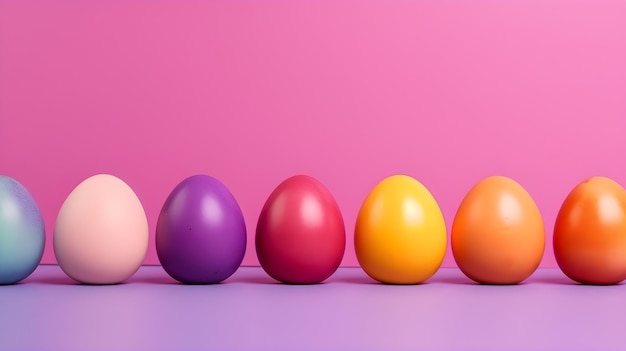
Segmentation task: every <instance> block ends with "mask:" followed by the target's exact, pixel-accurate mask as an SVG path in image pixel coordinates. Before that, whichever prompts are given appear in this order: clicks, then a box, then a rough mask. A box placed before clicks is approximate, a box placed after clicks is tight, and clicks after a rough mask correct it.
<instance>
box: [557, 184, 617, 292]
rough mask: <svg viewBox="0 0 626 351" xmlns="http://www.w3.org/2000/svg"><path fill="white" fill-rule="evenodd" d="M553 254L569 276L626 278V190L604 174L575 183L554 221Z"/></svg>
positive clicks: (605, 280) (606, 280) (594, 280)
mask: <svg viewBox="0 0 626 351" xmlns="http://www.w3.org/2000/svg"><path fill="white" fill-rule="evenodd" d="M553 247H554V256H555V258H556V261H557V264H558V265H559V267H560V268H561V270H562V271H563V273H565V275H567V276H568V277H569V278H571V279H572V280H575V281H577V282H580V283H584V284H605V285H606V284H617V283H619V282H621V281H623V280H625V279H626V190H624V188H623V187H622V186H621V185H620V184H618V183H617V182H616V181H614V180H612V179H610V178H606V177H592V178H589V179H586V180H585V181H583V182H581V183H580V184H578V185H577V186H576V187H575V188H574V189H573V190H572V191H571V192H570V193H569V195H568V196H567V198H566V199H565V201H564V202H563V204H562V206H561V208H560V210H559V213H558V215H557V218H556V223H555V225H554V235H553Z"/></svg>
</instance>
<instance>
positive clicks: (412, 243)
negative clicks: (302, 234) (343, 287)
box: [354, 175, 447, 284]
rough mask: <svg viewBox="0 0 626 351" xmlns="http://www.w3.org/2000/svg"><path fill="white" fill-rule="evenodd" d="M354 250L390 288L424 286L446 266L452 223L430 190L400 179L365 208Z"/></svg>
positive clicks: (384, 185)
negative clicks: (420, 284)
mask: <svg viewBox="0 0 626 351" xmlns="http://www.w3.org/2000/svg"><path fill="white" fill-rule="evenodd" d="M354 246H355V250H356V256H357V259H358V261H359V264H360V265H361V267H362V268H363V270H364V271H365V272H366V273H367V274H368V275H369V276H370V277H372V278H374V279H376V280H378V281H380V282H383V283H389V284H417V283H422V282H424V281H426V280H427V279H429V278H430V277H431V276H432V275H433V274H435V272H437V270H438V269H439V267H440V266H441V263H442V262H443V258H444V256H445V253H446V246H447V234H446V224H445V221H444V218H443V215H442V213H441V210H440V208H439V205H438V204H437V201H436V200H435V198H434V197H433V196H432V194H431V193H430V192H429V191H428V189H427V188H426V187H425V186H424V185H422V184H421V183H420V182H418V181H417V180H415V179H414V178H411V177H409V176H406V175H394V176H391V177H388V178H385V179H384V180H382V181H381V182H380V183H378V184H377V185H376V186H375V187H374V188H373V189H372V190H371V191H370V193H369V194H368V195H367V197H366V198H365V201H364V202H363V204H362V205H361V209H360V210H359V213H358V216H357V221H356V226H355V232H354Z"/></svg>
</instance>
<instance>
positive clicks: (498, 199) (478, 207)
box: [451, 176, 545, 284]
mask: <svg viewBox="0 0 626 351" xmlns="http://www.w3.org/2000/svg"><path fill="white" fill-rule="evenodd" d="M451 241H452V253H453V254H454V259H455V260H456V263H457V265H458V266H459V268H460V269H461V271H462V272H463V273H464V274H465V275H466V276H468V277H469V278H470V279H472V280H474V281H476V282H479V283H485V284H516V283H519V282H521V281H523V280H525V279H526V278H528V277H529V276H530V275H531V274H532V273H533V272H534V271H535V270H536V269H537V267H538V266H539V263H540V262H541V259H542V257H543V252H544V247H545V230H544V226H543V220H542V218H541V213H540V212H539V209H538V208H537V205H536V204H535V201H534V200H533V199H532V197H531V196H530V194H528V192H527V191H526V190H525V189H524V188H523V187H522V186H521V185H520V184H518V183H517V182H515V181H514V180H512V179H510V178H507V177H502V176H494V177H488V178H485V179H483V180H481V181H480V182H478V184H476V185H475V186H474V187H473V188H472V189H471V190H470V191H469V192H468V193H467V195H466V196H465V198H464V199H463V201H462V202H461V204H460V206H459V208H458V210H457V213H456V216H455V217H454V222H453V224H452V234H451Z"/></svg>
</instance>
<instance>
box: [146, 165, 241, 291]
mask: <svg viewBox="0 0 626 351" xmlns="http://www.w3.org/2000/svg"><path fill="white" fill-rule="evenodd" d="M156 249H157V254H158V257H159V261H160V262H161V265H162V266H163V269H164V270H165V271H166V272H167V273H168V274H169V275H170V276H171V277H172V278H174V279H176V280H178V281H180V282H183V283H189V284H212V283H219V282H221V281H223V280H224V279H226V278H228V277H230V276H231V275H232V274H233V273H235V271H236V270H237V269H238V268H239V265H240V264H241V262H242V261H243V257H244V254H245V252H246V224H245V221H244V218H243V213H242V212H241V208H240V207H239V204H238V203H237V200H236V199H235V197H234V196H233V194H232V193H231V192H230V191H229V190H228V188H226V186H225V185H224V184H222V183H221V182H220V181H219V180H217V179H216V178H213V177H211V176H208V175H203V174H199V175H195V176H191V177H189V178H186V179H184V180H183V181H182V182H180V184H178V185H177V186H176V187H175V188H174V190H172V192H171V193H170V195H169V196H168V197H167V200H166V201H165V203H164V204H163V208H162V209H161V212H160V214H159V219H158V222H157V229H156Z"/></svg>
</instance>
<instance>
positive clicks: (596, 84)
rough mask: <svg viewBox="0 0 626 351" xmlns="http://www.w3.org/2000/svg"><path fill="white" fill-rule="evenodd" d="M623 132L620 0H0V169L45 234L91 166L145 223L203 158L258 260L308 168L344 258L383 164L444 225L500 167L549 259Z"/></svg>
mask: <svg viewBox="0 0 626 351" xmlns="http://www.w3.org/2000/svg"><path fill="white" fill-rule="evenodd" d="M625 132H626V2H624V1H609V0H600V1H594V0H584V1H577V0H567V1H555V0H541V1H539V0H537V1H517V0H510V1H495V0H494V1H485V0H472V1H461V0H459V1H455V0H443V1H426V0H424V1H420V0H393V1H384V0H320V1H317V0H315V1H314V0H250V1H247V0H236V1H232V0H182V1H175V0H154V1H148V0H131V1H104V0H95V1H82V0H80V1H79V0H64V1H55V0H51V1H34V0H25V1H10V0H0V173H2V174H7V175H10V176H12V177H14V178H16V179H18V180H19V181H21V182H22V183H23V184H24V185H25V186H26V187H27V188H28V189H29V190H30V191H31V192H32V193H33V195H34V196H35V198H36V199H37V201H38V202H39V204H40V207H41V209H42V211H43V215H44V219H45V222H46V227H47V230H48V238H49V239H51V238H52V231H53V227H54V220H55V218H56V215H57V212H58V210H59V207H60V206H61V204H62V202H63V200H64V199H65V197H66V196H67V195H68V194H69V192H70V191H71V190H72V189H73V188H74V187H75V186H76V185H77V184H78V183H79V182H80V181H81V180H83V179H84V178H86V177H88V176H90V175H93V174H95V173H101V172H105V173H111V174H114V175H117V176H118V177H120V178H122V179H123V180H125V181H126V182H127V183H128V184H129V185H130V186H131V187H133V189H134V190H135V191H136V193H137V195H138V196H139V198H140V199H141V201H142V202H143V204H144V207H145V209H146V212H147V214H148V219H149V223H150V228H151V231H152V232H153V231H154V228H155V223H156V218H157V215H158V211H159V210H160V207H161V205H162V204H163V202H164V201H165V198H166V197H167V195H168V194H169V192H170V191H171V190H172V189H173V187H174V186H175V185H176V184H177V183H178V182H179V181H181V180H182V179H183V178H185V177H187V176H190V175H193V174H196V173H206V174H210V175H213V176H215V177H218V178H219V179H220V180H222V181H223V182H224V183H225V184H226V185H227V186H228V187H229V188H230V189H231V191H232V192H233V193H234V195H235V196H236V197H237V199H238V200H239V202H240V205H241V207H242V209H243V211H244V215H245V218H246V221H247V225H248V237H249V241H248V245H249V246H248V251H247V254H246V258H245V261H244V263H245V264H257V260H256V255H255V252H254V228H255V226H256V219H257V217H258V214H259V212H260V210H261V207H262V205H263V203H264V201H265V199H266V198H267V196H268V195H269V193H270V192H271V191H272V190H273V189H274V187H275V186H276V185H278V183H279V182H280V181H282V180H283V179H284V178H286V177H288V176H291V175H294V174H299V173H305V174H309V175H312V176H314V177H317V178H318V179H319V180H321V181H322V182H323V183H324V184H325V185H326V186H327V187H328V188H329V189H330V191H331V192H332V193H333V194H334V195H335V197H336V199H337V201H338V203H339V205H340V207H341V209H342V212H343V214H344V218H345V221H346V229H347V233H348V247H347V250H346V255H345V259H344V265H355V264H357V261H356V259H355V255H354V248H353V245H352V231H353V228H354V221H355V218H356V214H357V211H358V208H359V206H360V204H361V202H362V201H363V199H364V197H365V196H366V194H367V193H368V191H369V190H370V189H371V188H372V187H373V186H374V185H375V184H376V183H377V182H378V181H379V180H381V179H382V178H383V177H385V176H388V175H391V174H395V173H406V174H409V175H411V176H414V177H415V178H417V179H418V180H420V181H421V182H422V183H424V184H425V185H426V186H427V187H428V188H429V189H430V190H431V192H432V193H433V195H434V196H435V197H436V199H437V200H438V201H439V204H440V206H441V208H442V210H443V212H444V216H445V218H446V221H447V223H448V230H449V228H450V226H451V224H452V220H453V218H454V213H455V211H456V208H457V206H458V205H459V203H460V201H461V199H462V198H463V196H464V195H465V193H466V192H467V191H468V190H469V188H470V187H471V186H472V185H473V184H474V183H476V182H477V181H478V180H480V179H481V178H483V177H486V176H489V175H495V174H501V175H507V176H510V177H512V178H514V179H516V180H517V181H518V182H520V183H521V184H522V185H523V186H525V187H526V189H527V190H528V191H529V192H530V193H531V195H533V196H534V198H535V200H536V201H537V203H538V205H539V208H540V209H541V211H542V213H543V215H544V220H545V223H546V229H547V232H548V245H547V247H546V255H545V257H544V261H543V265H544V266H554V265H555V262H554V258H553V255H552V245H551V231H552V226H553V222H554V219H555V216H556V213H557V211H558V209H559V206H560V204H561V202H562V201H563V199H564V198H565V196H566V195H567V193H568V192H569V191H570V190H571V189H572V188H573V187H574V186H575V184H577V183H578V182H579V181H581V180H582V179H583V178H585V177H588V176H592V175H605V176H609V177H612V178H614V179H615V180H617V181H618V182H621V183H622V184H626V162H625V161H626V159H625V158H624V152H625V151H626V136H625ZM152 234H153V233H152ZM51 244H52V240H48V242H47V245H46V252H45V257H44V262H48V263H49V262H53V261H54V255H53V251H52V245H51ZM146 262H148V263H157V262H158V261H157V258H156V254H155V250H154V242H153V241H152V242H151V245H150V251H149V253H148V256H147V258H146ZM445 264H446V265H453V264H454V260H453V258H452V255H451V254H450V253H448V255H447V257H446V261H445Z"/></svg>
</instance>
